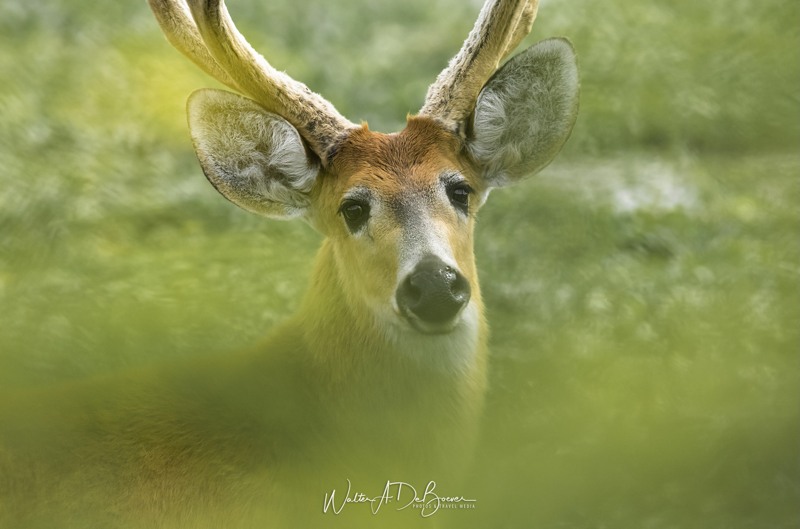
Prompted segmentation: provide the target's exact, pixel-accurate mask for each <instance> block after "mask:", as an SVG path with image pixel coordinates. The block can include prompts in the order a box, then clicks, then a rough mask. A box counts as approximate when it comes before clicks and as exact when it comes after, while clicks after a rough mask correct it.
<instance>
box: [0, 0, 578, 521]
mask: <svg viewBox="0 0 800 529" xmlns="http://www.w3.org/2000/svg"><path fill="white" fill-rule="evenodd" d="M149 5H150V7H151V9H152V11H153V13H154V14H155V17H156V19H157V21H158V23H159V25H160V27H161V29H162V30H163V32H164V34H165V35H166V37H167V39H168V40H169V42H170V43H171V44H172V45H173V46H174V47H175V48H177V50H178V51H180V52H181V53H182V54H184V55H185V56H186V57H188V58H189V59H190V60H191V61H192V62H194V63H195V64H196V65H197V66H199V67H200V68H201V69H202V70H204V71H205V72H206V73H208V74H209V75H210V76H211V77H213V78H215V79H216V80H218V81H220V82H221V83H222V84H223V85H225V86H226V87H228V88H230V90H232V91H227V90H218V89H200V90H198V91H196V92H194V93H193V94H192V95H191V96H190V97H189V99H188V103H187V115H188V124H189V131H190V135H191V139H192V142H193V145H194V149H195V151H196V154H197V157H198V160H199V163H200V166H201V168H202V170H203V172H204V174H205V176H206V177H207V179H208V180H209V182H210V183H211V184H212V186H213V187H214V188H215V189H216V190H217V191H218V192H219V193H220V194H222V195H223V196H224V197H225V198H226V199H228V200H229V201H231V202H233V203H234V204H235V205H237V206H239V207H241V208H243V209H245V210H247V211H250V212H252V213H255V214H258V215H261V216H264V217H267V218H270V219H278V220H288V219H300V220H303V221H305V222H306V223H307V224H308V225H310V226H311V227H312V228H313V229H315V230H317V231H318V232H320V233H321V234H322V235H323V237H324V240H323V242H322V244H321V248H320V249H319V252H318V254H317V257H316V261H315V263H314V266H313V272H312V275H311V278H310V281H309V288H308V291H307V294H306V296H305V297H304V298H303V300H302V302H301V303H300V308H299V310H297V312H296V313H294V314H293V315H291V316H289V317H288V318H287V319H286V321H284V322H283V323H282V324H280V325H278V326H277V328H275V329H273V330H272V331H271V332H270V333H269V334H268V335H267V336H266V338H264V340H263V341H261V342H260V343H258V344H256V345H254V346H253V347H252V348H250V349H248V350H246V351H244V352H240V353H236V354H231V355H227V356H222V357H219V356H213V357H208V358H205V357H204V358H198V359H195V360H193V361H192V362H191V363H190V364H187V363H186V362H181V363H178V362H175V363H172V364H168V365H166V366H154V367H148V368H142V369H139V370H137V371H135V372H123V373H118V374H109V375H105V376H102V377H94V378H92V379H90V380H86V381H79V382H70V383H68V384H64V385H61V386H58V387H55V388H48V389H47V390H46V391H41V390H37V391H33V390H31V391H30V392H27V393H25V394H21V393H19V392H17V393H14V394H13V395H4V396H3V398H2V399H0V527H14V528H29V527H65V528H66V527H104V528H125V529H128V528H145V527H147V528H153V527H159V528H184V527H185V528H193V529H196V528H204V527H209V528H211V527H214V528H222V527H233V528H247V527H259V528H263V527H317V526H321V525H323V521H324V522H325V524H327V525H326V526H328V525H330V524H335V523H340V522H341V523H343V524H345V526H347V527H353V526H358V525H359V524H360V523H364V525H366V524H367V522H369V521H372V523H379V522H380V521H378V520H377V518H374V513H372V514H369V515H366V516H365V517H364V518H363V519H362V518H358V517H357V515H353V516H351V517H350V518H344V517H336V516H331V515H330V513H325V512H323V507H324V505H323V497H324V496H323V493H325V495H326V496H327V497H328V502H329V503H332V502H333V501H332V500H334V497H335V495H337V494H338V499H336V500H335V502H338V503H342V502H344V500H345V496H344V495H345V494H348V491H347V490H345V489H347V488H348V487H349V486H350V485H352V486H353V487H354V488H357V487H361V488H362V489H363V488H367V487H371V486H373V485H375V484H376V483H378V482H380V483H383V482H387V483H396V482H390V481H387V480H404V481H403V482H405V483H411V480H417V479H422V480H426V481H427V480H429V479H438V480H448V479H452V480H453V481H450V483H458V480H459V477H458V476H459V475H461V474H463V470H462V469H461V468H460V467H462V466H463V465H464V464H465V463H464V462H465V461H468V460H469V458H470V454H471V450H472V448H473V445H474V443H475V439H476V436H477V432H478V429H479V422H480V416H481V412H482V408H483V405H484V400H485V395H486V392H487V373H488V365H487V364H488V332H489V330H488V325H487V321H486V317H485V309H484V306H483V302H482V300H481V291H480V286H479V283H478V275H477V267H476V263H475V256H474V243H473V233H474V228H475V222H476V215H477V213H478V210H479V209H480V208H481V207H482V206H483V204H484V203H485V202H486V200H487V198H488V195H489V193H490V191H491V190H492V189H495V188H501V187H505V186H509V185H512V184H516V183H517V182H519V181H521V180H523V179H524V178H526V177H529V176H531V175H533V174H535V173H537V172H538V171H540V170H541V169H543V168H544V167H545V166H546V165H547V164H549V163H550V161H551V160H552V159H553V158H554V157H555V156H556V154H557V153H558V152H559V151H560V150H561V148H562V146H563V145H564V143H565V142H566V141H567V139H568V137H569V135H570V133H571V130H572V128H573V125H574V123H575V121H576V117H577V111H578V97H579V77H578V68H577V60H576V55H575V52H574V50H573V47H572V45H571V44H570V43H569V41H568V40H566V39H563V38H552V39H547V40H544V41H542V42H539V43H538V44H535V45H533V46H531V47H529V48H527V49H526V50H524V51H522V52H521V53H519V54H517V55H515V56H514V57H512V58H510V59H508V57H509V55H510V54H511V53H512V52H513V51H514V50H515V49H516V48H517V46H518V45H519V44H520V43H521V41H522V40H523V38H524V37H525V36H526V35H528V33H529V32H530V30H531V27H532V24H533V21H534V19H535V18H536V14H537V8H538V2H537V1H536V0H488V1H487V2H486V4H485V5H484V6H483V8H482V9H481V11H480V14H479V16H478V19H477V21H476V22H475V25H474V27H473V29H472V30H471V32H470V33H469V35H468V36H467V38H466V40H465V42H464V44H463V46H462V47H461V49H460V51H458V53H457V54H456V55H455V56H454V57H453V59H452V60H451V61H450V62H449V64H448V65H447V66H446V67H445V68H444V70H443V71H442V72H441V73H440V74H439V75H438V77H437V78H436V79H435V81H434V82H433V84H432V85H431V86H430V88H429V89H428V92H427V96H426V98H425V101H424V105H423V106H422V108H421V109H420V111H419V112H418V113H417V114H415V115H410V116H408V118H407V123H406V126H405V128H404V129H403V130H401V131H400V132H394V133H381V132H376V131H372V130H370V129H369V127H368V125H367V124H365V123H364V124H360V125H357V124H354V123H352V122H350V121H348V120H347V119H346V118H345V117H343V116H342V115H341V114H339V113H338V112H337V110H336V109H335V108H334V106H333V105H332V104H331V103H330V102H328V101H327V100H325V99H324V98H323V97H322V96H320V95H318V94H316V93H315V92H312V91H311V90H310V89H309V88H307V87H306V85H304V84H303V83H301V82H299V81H297V80H294V79H293V78H291V77H289V76H288V75H287V74H285V73H282V72H280V71H278V70H276V69H275V68H274V67H273V66H272V65H271V64H270V63H269V62H267V60H266V59H264V57H262V56H261V55H260V54H258V53H257V52H256V51H255V50H254V49H253V48H252V47H251V46H250V45H249V44H248V42H247V41H246V40H245V38H244V37H243V35H242V34H241V33H240V32H239V31H238V29H237V28H236V27H235V25H234V23H233V21H232V19H231V17H230V15H229V13H228V10H227V8H226V6H225V3H224V2H223V0H149ZM506 59H508V60H506ZM503 61H506V62H503ZM397 482H399V481H397ZM438 483H444V481H439V482H438ZM334 489H336V490H334ZM454 492H458V491H454ZM399 494H400V491H399V490H398V491H394V492H393V493H392V494H391V495H390V498H391V497H394V499H395V500H397V499H399V498H398V497H397V496H399ZM373 496H377V494H375V495H373ZM412 499H413V498H412ZM355 508H356V507H355V506H353V507H348V509H349V510H350V511H353V510H355ZM387 510H388V507H387ZM397 514H398V516H400V515H404V516H405V515H406V514H407V513H406V512H402V513H397ZM322 516H326V517H327V518H325V520H321V519H319V517H322ZM412 517H413V514H408V515H407V516H406V517H405V518H402V519H400V520H401V521H399V522H397V523H398V525H397V526H399V527H410V526H411V525H409V524H411V523H412V522H411V521H410V519H411V518H412ZM386 520H389V518H387V519H386Z"/></svg>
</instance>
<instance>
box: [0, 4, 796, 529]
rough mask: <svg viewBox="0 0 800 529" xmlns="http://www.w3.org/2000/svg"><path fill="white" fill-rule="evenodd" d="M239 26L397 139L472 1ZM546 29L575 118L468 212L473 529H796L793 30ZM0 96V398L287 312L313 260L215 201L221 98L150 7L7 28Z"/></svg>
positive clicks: (583, 9)
mask: <svg viewBox="0 0 800 529" xmlns="http://www.w3.org/2000/svg"><path fill="white" fill-rule="evenodd" d="M229 4H231V5H230V9H231V11H232V13H233V17H234V19H235V20H236V21H237V23H238V25H239V26H240V28H241V29H242V31H243V32H244V33H245V34H246V35H247V37H248V38H249V39H250V40H251V42H252V43H253V44H254V45H255V47H256V48H257V49H259V50H262V51H263V52H264V53H265V55H266V56H267V57H268V58H269V59H270V60H271V61H272V62H273V63H274V64H275V65H276V66H277V67H278V68H281V69H286V70H287V71H288V72H289V73H290V74H291V75H293V76H295V77H297V78H299V79H301V80H303V81H304V82H306V83H307V84H308V85H309V86H310V87H312V88H313V89H315V90H317V91H320V92H322V93H323V94H324V95H325V96H326V97H328V98H329V99H331V100H332V101H333V102H334V103H335V104H336V106H337V107H338V108H339V109H340V110H341V111H342V112H343V113H344V114H345V115H347V116H348V117H349V118H350V119H352V120H355V121H357V120H359V119H365V120H368V121H369V122H370V124H371V126H372V127H373V128H374V129H377V130H387V131H388V130H397V129H399V128H400V127H402V124H403V121H404V118H405V115H406V114H407V113H409V112H412V113H413V112H415V111H416V110H417V109H418V108H419V107H420V106H421V104H422V100H423V97H424V93H425V89H426V87H427V85H428V84H429V83H430V82H431V81H432V80H433V78H434V77H435V75H436V74H437V73H438V72H439V71H440V70H441V68H442V67H443V66H444V65H445V64H446V62H447V60H448V58H449V57H450V56H451V55H452V54H453V53H454V52H455V50H456V49H457V48H458V46H459V45H460V43H461V41H462V40H463V38H464V36H465V34H466V32H467V31H468V30H469V28H470V27H471V25H472V23H473V21H474V17H475V15H476V13H477V11H478V9H479V4H480V2H479V1H478V0H471V1H470V2H464V1H463V0H436V1H430V0H425V1H423V0H405V1H403V2H398V1H391V0H380V1H378V0H370V1H367V0H347V1H339V2H332V1H330V0H303V1H302V2H285V1H269V2H267V1H264V2H256V1H253V0H229ZM535 28H536V29H535V30H534V35H532V36H531V37H529V38H528V39H527V40H526V44H530V43H533V42H535V41H537V40H540V39H542V38H545V37H549V36H553V35H565V36H568V37H569V38H571V39H572V40H573V42H574V44H575V47H576V49H577V51H578V54H579V57H580V62H581V72H582V103H581V113H580V116H579V120H578V125H577V127H576V129H575V132H574V133H573V137H572V139H571V140H570V141H569V143H568V144H567V147H566V149H565V152H564V153H563V155H562V158H561V159H559V160H557V161H556V162H555V163H554V165H553V166H552V167H551V168H548V169H546V170H545V172H544V174H543V175H542V176H541V177H540V178H537V179H536V180H533V181H530V182H526V183H523V184H521V185H520V186H518V187H516V188H514V189H512V190H508V191H498V192H494V193H493V194H492V196H491V198H490V200H489V203H488V204H487V206H486V208H485V210H484V211H483V212H482V213H481V217H480V225H479V230H478V233H477V236H476V240H477V254H478V263H479V268H480V269H481V278H482V286H483V292H484V296H485V298H486V300H487V303H488V308H489V315H488V316H489V320H490V321H491V323H492V328H493V347H492V354H493V359H492V369H493V372H492V393H491V398H490V402H489V406H488V410H487V412H488V413H487V428H486V429H485V431H486V432H487V437H486V439H485V440H484V443H483V447H482V450H481V457H480V460H479V462H478V470H477V472H478V474H479V477H478V478H476V479H475V480H473V482H472V485H471V489H470V490H465V491H464V492H465V493H468V494H469V493H471V492H473V491H474V493H475V496H476V497H477V498H478V500H479V504H478V509H477V510H476V511H475V512H474V513H470V517H469V518H468V519H469V520H470V521H469V522H466V524H467V525H469V523H476V524H477V526H481V527H490V526H497V524H496V521H497V520H506V521H507V522H508V523H507V526H508V527H529V526H536V527H570V528H572V527H599V526H607V527H631V528H639V527H654V528H660V527H698V528H704V529H705V528H709V527H716V528H723V527H724V528H730V527H733V528H736V527H740V528H745V527H796V526H797V509H796V505H797V504H798V503H799V502H798V500H800V497H798V490H800V460H799V458H798V449H797V439H798V438H799V437H800V432H798V424H799V423H800V417H799V415H800V410H798V407H800V406H799V405H798V403H799V402H800V395H799V394H798V393H799V391H798V387H800V380H798V379H800V366H798V360H797V358H798V357H797V352H798V350H797V347H798V343H800V336H798V334H800V331H799V330H798V329H800V327H799V326H798V322H799V321H800V285H799V284H800V268H798V263H800V255H799V254H800V246H798V240H797V234H798V228H800V213H798V209H797V204H798V203H800V189H798V180H797V175H798V173H800V157H798V155H797V152H796V149H797V146H798V143H799V142H798V140H800V101H798V91H797V89H798V87H799V86H800V60H799V59H800V57H798V54H800V35H799V34H798V33H799V32H800V3H797V2H793V1H786V0H783V1H781V0H764V1H760V2H757V1H756V0H749V1H748V0H733V1H731V0H726V1H723V0H707V1H704V2H696V1H693V0H676V1H674V2H655V1H633V0H609V1H608V2H603V3H598V2H590V1H588V0H572V1H570V2H566V1H557V0H552V1H549V2H544V1H543V2H542V6H541V8H540V12H539V20H538V21H537V23H536V26H535ZM0 80H2V83H0V117H1V118H2V119H0V167H2V171H0V314H1V315H2V319H3V322H2V324H1V325H0V388H9V387H22V386H29V385H36V384H46V383H51V382H53V381H58V380H64V379H70V378H80V377H84V376H87V375H91V374H95V373H98V372H103V371H110V370H116V369H120V368H125V367H129V366H133V365H139V364H145V363H153V362H158V361H161V360H166V359H170V358H179V357H184V358H189V357H192V356H193V355H197V354H198V351H202V352H220V351H226V350H229V349H235V348H237V347H240V346H245V345H247V344H250V343H252V342H253V341H254V340H256V339H257V338H258V337H259V336H260V335H262V334H263V333H264V331H265V330H266V329H267V328H269V327H270V326H272V325H273V324H275V323H276V322H277V321H280V320H281V318H283V317H284V315H286V314H287V313H289V312H290V311H291V310H293V309H294V307H296V305H297V302H298V297H299V296H300V295H301V293H302V292H303V291H304V289H305V284H306V279H307V276H308V274H309V268H310V264H309V262H310V259H311V256H312V255H313V253H314V250H315V247H316V245H317V242H318V240H319V238H318V236H317V235H315V234H313V233H312V232H311V231H310V229H309V228H307V227H306V226H304V225H301V224H299V223H297V224H292V223H279V222H269V221H264V220H261V219H258V218H256V217H253V216H250V215H248V214H246V213H244V212H242V211H239V210H237V209H236V208H234V207H233V206H232V205H230V204H228V203H227V202H225V201H224V199H222V198H221V197H219V196H218V195H216V194H215V192H214V191H213V190H212V189H211V187H210V186H209V185H208V184H207V183H206V182H205V179H204V178H203V177H202V174H201V173H200V170H199V167H198V165H197V162H196V160H195V159H194V155H193V153H192V152H191V146H190V143H189V140H188V132H187V130H186V125H185V117H184V110H183V106H184V101H185V99H186V97H187V95H188V94H189V93H190V92H191V91H192V90H194V89H196V88H199V87H203V86H214V85H215V83H214V82H213V81H210V80H209V79H207V78H205V77H204V76H203V74H201V73H199V72H197V71H196V69H195V67H194V66H193V65H191V64H190V63H188V61H186V60H185V59H184V58H183V57H181V56H180V55H179V54H178V53H177V52H175V51H174V50H172V49H171V47H170V46H169V45H168V44H167V43H166V42H165V40H164V39H163V37H162V36H161V34H160V31H159V29H158V28H157V26H156V24H155V22H154V20H153V17H152V15H151V14H150V12H149V11H148V9H147V6H146V3H145V2H143V1H137V2H88V1H86V0H83V1H78V0H72V1H70V2H5V3H3V4H0ZM498 483H501V484H503V485H502V486H498V485H497V484H498ZM468 494H465V495H468ZM472 514H474V516H472ZM464 519H465V518H463V517H462V518H460V520H461V522H458V523H456V524H454V525H457V526H464V525H465V524H464V523H463V520H464ZM531 521H535V522H537V523H533V524H531V523H530V522H531Z"/></svg>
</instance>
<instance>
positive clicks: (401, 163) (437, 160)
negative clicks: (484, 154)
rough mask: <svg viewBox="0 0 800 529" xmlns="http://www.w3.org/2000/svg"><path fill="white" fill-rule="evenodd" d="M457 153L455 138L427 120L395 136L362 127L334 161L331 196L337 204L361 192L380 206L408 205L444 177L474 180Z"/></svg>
mask: <svg viewBox="0 0 800 529" xmlns="http://www.w3.org/2000/svg"><path fill="white" fill-rule="evenodd" d="M461 150H462V146H461V141H460V139H459V138H458V137H457V136H455V135H453V134H451V133H449V132H447V131H445V130H443V129H442V128H441V127H440V126H439V125H438V124H437V123H435V122H434V121H433V120H430V119H426V118H410V119H409V122H408V125H407V126H406V128H405V129H404V130H403V131H401V132H399V133H394V134H383V133H379V132H373V131H370V130H369V129H368V128H367V127H366V126H363V127H361V128H360V129H356V130H354V131H352V132H351V133H350V134H349V135H348V137H347V138H346V139H345V140H344V141H343V142H342V143H341V145H340V147H339V149H338V151H337V153H336V156H335V158H334V159H333V163H332V164H331V169H332V171H331V172H332V173H333V179H332V180H333V184H334V186H335V192H334V195H335V196H337V197H339V198H341V197H342V196H343V195H344V194H345V193H347V192H348V191H349V190H351V189H355V188H363V189H367V190H369V191H370V192H371V193H372V194H373V195H374V196H375V197H376V198H379V199H381V200H386V201H388V202H392V203H393V204H395V205H400V204H407V203H409V201H411V200H413V199H414V197H422V196H424V195H425V194H426V192H427V191H429V190H431V189H432V188H434V187H435V186H436V185H437V184H438V182H439V181H440V179H441V177H442V175H444V174H453V173H457V174H463V176H464V178H465V179H468V180H472V178H471V174H472V171H470V169H469V167H468V165H467V164H465V162H464V160H462V159H461V156H460V152H461ZM470 184H474V185H477V182H470Z"/></svg>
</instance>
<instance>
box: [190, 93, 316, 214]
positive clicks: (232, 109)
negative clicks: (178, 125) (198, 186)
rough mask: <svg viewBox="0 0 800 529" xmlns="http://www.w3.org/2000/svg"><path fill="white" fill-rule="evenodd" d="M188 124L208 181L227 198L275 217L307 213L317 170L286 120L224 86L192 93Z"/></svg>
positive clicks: (294, 130) (251, 209) (296, 133)
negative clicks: (218, 88) (224, 89)
mask: <svg viewBox="0 0 800 529" xmlns="http://www.w3.org/2000/svg"><path fill="white" fill-rule="evenodd" d="M187 114H188V117H189V130H190V132H191V135H192V141H193V142H194V148H195V151H196V152H197V157H198V159H199V160H200V165H201V166H202V168H203V172H204V173H205V175H206V178H208V180H209V182H211V184H212V185H213V186H214V187H215V188H216V189H217V191H219V192H220V193H221V194H222V195H223V196H224V197H225V198H227V199H228V200H230V201H231V202H233V203H234V204H236V205H237V206H240V207H242V208H244V209H246V210H248V211H252V212H253V213H258V214H260V215H265V216H267V217H273V218H281V219H286V218H292V217H297V216H301V215H304V214H305V213H306V212H307V209H308V207H309V203H310V192H311V188H312V187H313V185H314V182H315V181H316V178H317V174H318V173H319V166H318V164H317V162H316V160H315V159H313V158H311V157H310V156H309V154H308V153H307V151H306V148H305V146H304V144H303V140H302V139H301V138H300V134H299V133H298V132H297V129H295V128H294V127H293V126H292V125H291V124H289V122H288V121H286V120H285V119H283V118H282V117H280V116H278V115H277V114H273V113H271V112H267V111H266V110H264V109H263V108H262V107H261V106H260V105H258V103H256V102H255V101H251V100H250V99H247V98H244V97H242V96H238V95H236V94H233V93H230V92H225V91H223V90H212V89H203V90H198V91H196V92H194V93H193V94H192V95H191V96H189V100H188V102H187Z"/></svg>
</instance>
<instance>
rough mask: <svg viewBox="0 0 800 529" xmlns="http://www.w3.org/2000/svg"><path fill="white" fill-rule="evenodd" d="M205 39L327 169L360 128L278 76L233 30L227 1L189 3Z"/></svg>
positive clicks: (245, 89) (222, 63)
mask: <svg viewBox="0 0 800 529" xmlns="http://www.w3.org/2000/svg"><path fill="white" fill-rule="evenodd" d="M188 3H189V8H190V10H191V13H192V16H193V17H194V21H195V23H196V24H197V28H198V29H199V31H200V35H202V37H203V41H204V42H205V44H206V47H207V48H208V51H209V52H210V53H211V56H212V57H213V58H214V59H215V60H216V62H217V63H218V64H219V65H220V66H221V67H222V68H223V69H224V70H225V71H226V72H227V73H228V74H229V75H230V77H231V78H232V79H233V80H234V82H235V83H236V85H237V86H238V87H239V88H240V89H241V91H242V92H244V93H245V94H247V95H249V96H251V97H253V98H254V99H256V100H257V101H258V102H259V103H261V104H262V105H263V106H264V107H265V108H266V109H267V110H269V111H271V112H275V113H276V114H279V115H280V116H282V117H283V118H285V119H286V120H287V121H289V122H290V123H291V124H292V125H294V126H295V128H297V130H298V131H299V132H300V134H301V135H302V136H303V138H304V139H305V140H306V141H307V142H308V144H309V146H310V147H311V149H312V150H313V151H314V152H315V153H316V154H317V155H318V156H319V157H320V159H321V161H322V163H323V164H325V163H327V161H328V156H329V155H330V153H331V152H332V150H333V149H334V147H335V145H336V144H337V142H338V141H339V140H340V139H341V137H342V136H343V134H344V133H346V131H347V130H348V129H351V128H354V127H356V125H354V124H353V123H351V122H350V121H348V120H347V119H346V118H344V117H343V116H342V115H341V114H339V112H337V111H336V109H335V108H334V107H333V105H332V104H331V103H329V102H328V101H327V100H325V99H324V98H323V97H322V96H320V95H318V94H315V93H314V92H312V91H311V90H309V89H308V87H307V86H306V85H304V84H303V83H301V82H299V81H295V80H294V79H292V78H291V77H289V76H288V75H286V74H284V73H283V72H279V71H277V70H276V69H275V68H273V67H272V65H270V64H269V63H268V62H267V60H266V59H264V57H262V56H261V55H260V54H258V53H257V52H256V51H255V50H254V49H253V48H252V47H251V46H250V44H249V43H248V42H247V41H246V40H245V38H244V37H243V36H242V34H241V33H239V30H237V29H236V26H234V24H233V21H232V20H231V17H230V14H229V13H228V10H227V8H226V7H225V3H224V1H223V0H188Z"/></svg>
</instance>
